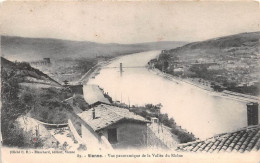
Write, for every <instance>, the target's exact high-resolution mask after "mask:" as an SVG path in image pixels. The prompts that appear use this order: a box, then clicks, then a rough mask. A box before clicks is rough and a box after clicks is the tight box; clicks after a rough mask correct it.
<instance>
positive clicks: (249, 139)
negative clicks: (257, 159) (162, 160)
mask: <svg viewBox="0 0 260 163" xmlns="http://www.w3.org/2000/svg"><path fill="white" fill-rule="evenodd" d="M259 137H260V125H254V126H248V127H245V128H242V129H239V130H237V131H234V132H230V133H223V134H220V135H216V136H214V137H211V138H209V139H206V140H203V141H195V142H190V143H186V144H181V145H179V146H178V147H177V149H176V150H177V151H182V152H208V153H218V152H241V153H243V152H250V151H258V150H259V149H260V139H259Z"/></svg>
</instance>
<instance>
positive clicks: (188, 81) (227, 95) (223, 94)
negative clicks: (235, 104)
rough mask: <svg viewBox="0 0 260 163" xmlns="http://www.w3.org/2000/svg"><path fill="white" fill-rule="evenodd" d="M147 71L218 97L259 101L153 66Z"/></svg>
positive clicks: (255, 98) (252, 97) (253, 97)
mask: <svg viewBox="0 0 260 163" xmlns="http://www.w3.org/2000/svg"><path fill="white" fill-rule="evenodd" d="M149 71H150V72H152V73H154V74H156V75H158V76H161V77H163V78H165V79H168V80H170V81H173V82H175V83H177V84H179V83H182V84H189V85H192V86H195V87H196V88H199V89H201V90H203V91H205V92H206V93H208V94H210V95H213V96H219V97H224V98H229V99H232V100H237V101H243V102H259V98H258V97H256V96H250V95H245V94H241V93H236V92H231V91H227V90H224V91H222V92H216V91H214V90H213V89H212V88H211V87H210V86H207V85H202V84H199V83H198V82H195V81H193V80H192V79H182V78H179V77H174V76H172V75H170V74H166V73H163V72H161V71H160V70H158V69H155V68H149Z"/></svg>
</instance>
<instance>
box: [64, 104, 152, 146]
mask: <svg viewBox="0 0 260 163" xmlns="http://www.w3.org/2000/svg"><path fill="white" fill-rule="evenodd" d="M69 121H71V124H72V125H73V128H75V130H76V131H77V133H76V134H78V135H79V136H80V137H81V138H80V139H83V140H88V143H89V142H96V143H95V144H98V142H100V141H101V137H103V139H105V140H108V142H109V143H110V144H111V145H112V147H113V148H116V149H126V148H143V147H146V146H147V124H148V123H150V121H148V120H146V119H145V118H143V117H141V116H139V115H135V114H134V113H132V112H130V111H129V110H128V109H123V108H119V107H115V106H111V105H107V104H100V105H96V106H95V107H93V108H92V109H90V110H88V111H84V112H82V113H80V114H77V117H76V116H75V117H72V118H71V119H70V120H69ZM91 138H93V140H92V139H91ZM90 139H91V141H89V140H90Z"/></svg>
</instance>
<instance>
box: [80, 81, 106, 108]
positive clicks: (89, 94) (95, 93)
mask: <svg viewBox="0 0 260 163" xmlns="http://www.w3.org/2000/svg"><path fill="white" fill-rule="evenodd" d="M84 98H85V100H86V102H87V103H88V104H89V105H92V104H94V103H96V102H102V103H106V104H110V102H109V101H108V99H107V98H105V96H104V94H103V92H102V91H101V89H100V88H99V87H98V86H97V85H85V86H84Z"/></svg>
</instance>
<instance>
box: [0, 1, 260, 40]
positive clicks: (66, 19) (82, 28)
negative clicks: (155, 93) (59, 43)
mask: <svg viewBox="0 0 260 163" xmlns="http://www.w3.org/2000/svg"><path fill="white" fill-rule="evenodd" d="M0 23H1V30H0V32H1V35H12V36H23V37H37V38H42V37H43V38H58V39H67V40H80V41H93V42H100V43H126V44H128V43H141V42H154V41H189V42H191V41H200V40H206V39H210V38H215V37H220V36H225V35H231V34H237V33H243V32H253V31H260V30H259V29H260V27H259V23H260V8H259V4H258V3H257V2H199V1H197V2H169V1H168V2H111V1H110V2H93V1H92V2H90V1H89V2H86V1H85V2H83V1H78V2H75V1H74V2H72V1H70V2H64V1H63V2H62V1H56V2H50V1H45V2H36V1H35V2H17V1H13V2H10V1H9V2H8V1H7V2H3V3H2V4H1V9H0Z"/></svg>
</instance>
